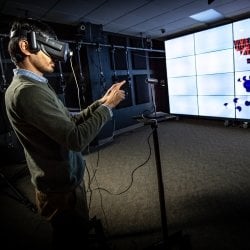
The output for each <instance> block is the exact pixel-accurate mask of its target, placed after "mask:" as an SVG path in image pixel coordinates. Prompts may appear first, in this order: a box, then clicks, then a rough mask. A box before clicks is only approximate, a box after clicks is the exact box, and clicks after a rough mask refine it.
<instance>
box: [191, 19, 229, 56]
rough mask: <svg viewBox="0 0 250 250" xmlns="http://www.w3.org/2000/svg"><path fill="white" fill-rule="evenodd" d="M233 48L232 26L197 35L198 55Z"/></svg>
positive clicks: (196, 46)
mask: <svg viewBox="0 0 250 250" xmlns="http://www.w3.org/2000/svg"><path fill="white" fill-rule="evenodd" d="M229 48H230V49H232V48H233V37H232V25H231V24H230V25H224V26H221V27H217V28H213V29H208V30H205V31H200V32H198V33H195V52H196V54H200V53H205V52H211V51H216V50H223V49H229Z"/></svg>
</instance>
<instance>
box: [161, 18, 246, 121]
mask: <svg viewBox="0 0 250 250" xmlns="http://www.w3.org/2000/svg"><path fill="white" fill-rule="evenodd" d="M249 27H250V19H245V20H241V21H237V22H234V23H232V24H227V25H223V26H220V27H216V28H211V29H208V30H205V31H201V32H196V33H194V34H191V35H186V36H183V37H179V38H175V39H172V40H169V41H165V49H166V65H167V77H168V91H169V102H170V113H174V114H187V115H199V116H209V117H220V118H232V119H235V118H238V119H250V29H249Z"/></svg>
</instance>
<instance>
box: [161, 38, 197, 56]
mask: <svg viewBox="0 0 250 250" xmlns="http://www.w3.org/2000/svg"><path fill="white" fill-rule="evenodd" d="M165 51H166V58H167V59H170V58H177V57H182V56H190V55H194V37H193V35H187V36H182V37H179V38H175V39H172V40H169V42H168V43H165Z"/></svg>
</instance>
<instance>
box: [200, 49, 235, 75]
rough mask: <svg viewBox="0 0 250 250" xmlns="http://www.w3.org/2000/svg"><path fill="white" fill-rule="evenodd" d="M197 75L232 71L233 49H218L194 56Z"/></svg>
mask: <svg viewBox="0 0 250 250" xmlns="http://www.w3.org/2000/svg"><path fill="white" fill-rule="evenodd" d="M196 68H197V75H204V74H215V73H226V72H233V71H234V64H233V50H232V49H228V50H220V51H216V52H210V53H205V54H199V55H197V56H196Z"/></svg>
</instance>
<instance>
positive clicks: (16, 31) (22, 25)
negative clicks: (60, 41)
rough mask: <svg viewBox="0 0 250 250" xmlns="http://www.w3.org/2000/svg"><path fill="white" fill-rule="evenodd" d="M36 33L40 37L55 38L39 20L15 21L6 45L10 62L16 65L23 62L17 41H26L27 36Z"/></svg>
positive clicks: (22, 55)
mask: <svg viewBox="0 0 250 250" xmlns="http://www.w3.org/2000/svg"><path fill="white" fill-rule="evenodd" d="M32 31H34V32H37V33H39V34H40V35H42V36H49V37H55V38H56V34H55V32H54V31H53V30H52V28H51V27H49V25H48V24H45V23H43V22H41V21H39V20H35V19H30V18H25V19H19V20H15V21H14V22H13V24H12V26H11V30H10V34H9V35H10V40H9V44H8V51H9V54H10V57H11V60H12V61H13V62H14V63H15V64H16V63H19V62H21V61H23V60H24V58H25V55H24V54H23V53H22V51H21V50H20V47H19V44H18V43H19V41H20V40H21V39H27V36H28V35H29V34H30V33H31V32H32Z"/></svg>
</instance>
